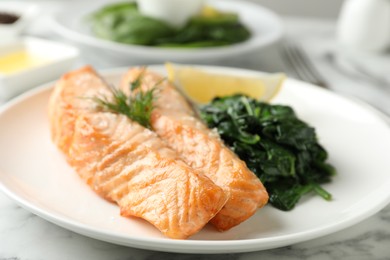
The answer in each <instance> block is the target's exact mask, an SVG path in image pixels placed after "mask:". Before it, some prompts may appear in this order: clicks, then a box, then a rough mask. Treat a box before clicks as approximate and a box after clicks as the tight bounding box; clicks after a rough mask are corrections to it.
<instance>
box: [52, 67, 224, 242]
mask: <svg viewBox="0 0 390 260" xmlns="http://www.w3.org/2000/svg"><path fill="white" fill-rule="evenodd" d="M110 94H111V92H110V91H108V87H107V85H106V83H105V82H104V80H102V79H101V78H100V77H99V76H98V75H97V73H96V72H95V71H94V70H93V69H92V68H91V67H85V68H82V69H79V70H76V71H73V72H70V73H68V74H66V75H64V76H63V77H62V78H61V79H60V80H59V81H58V82H57V83H56V85H55V89H54V91H53V93H52V95H51V98H50V102H49V119H50V125H51V134H52V139H53V142H54V143H55V144H56V145H57V146H58V147H59V148H60V150H61V151H62V152H63V153H64V154H65V156H66V159H67V161H68V162H69V164H70V165H71V166H72V167H73V168H74V169H75V170H76V171H77V173H78V174H79V175H80V176H81V178H82V179H84V180H85V181H86V183H87V184H88V185H89V186H90V187H91V188H92V189H93V190H94V191H96V192H97V193H98V194H99V195H100V196H102V197H103V198H105V199H107V200H110V201H113V202H116V203H117V204H118V205H119V207H120V212H121V215H123V216H126V217H130V216H135V217H140V218H143V219H145V220H147V221H149V222H150V223H152V224H153V225H154V226H155V227H157V228H158V229H159V230H160V231H161V232H162V233H163V234H164V235H166V236H168V237H170V238H177V239H182V238H187V237H189V236H191V235H192V234H194V233H196V232H198V231H199V230H200V229H201V228H202V227H203V226H204V225H205V224H206V223H207V222H208V221H209V220H210V219H211V218H213V217H214V216H215V215H216V214H217V212H218V211H219V210H220V209H221V208H222V207H223V205H224V204H225V202H226V199H227V198H226V196H225V194H224V192H223V190H222V189H221V188H220V187H218V186H217V185H215V184H214V183H213V182H212V181H211V180H210V179H209V178H207V177H205V176H204V175H202V174H199V173H198V172H197V171H195V170H193V169H192V168H191V167H189V166H188V165H187V164H186V163H185V162H183V161H182V160H181V159H180V158H179V157H178V155H177V153H176V152H175V151H174V150H172V149H171V148H169V147H168V146H167V144H166V143H165V142H164V141H162V140H161V139H160V138H159V137H158V136H157V135H156V134H155V133H154V132H152V131H150V130H148V129H146V128H144V127H142V126H141V125H139V124H138V123H136V122H132V121H131V120H129V119H128V118H127V117H126V116H124V115H119V114H114V113H108V112H102V111H99V110H97V108H96V105H95V104H94V102H93V101H92V100H91V99H89V98H88V97H93V96H99V95H110ZM86 97H87V98H86Z"/></svg>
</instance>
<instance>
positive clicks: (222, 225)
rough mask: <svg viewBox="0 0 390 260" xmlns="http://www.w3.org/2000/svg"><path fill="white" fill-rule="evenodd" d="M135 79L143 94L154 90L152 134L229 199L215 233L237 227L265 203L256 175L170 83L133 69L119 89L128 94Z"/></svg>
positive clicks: (146, 72) (216, 224) (218, 218)
mask: <svg viewBox="0 0 390 260" xmlns="http://www.w3.org/2000/svg"><path fill="white" fill-rule="evenodd" d="M141 73H142V74H141ZM140 75H141V76H140ZM141 77H142V78H141ZM137 78H141V83H142V85H141V88H142V90H143V91H146V90H148V89H151V88H153V87H156V89H157V91H156V92H155V93H157V99H156V100H155V104H154V105H155V109H154V110H153V112H152V120H151V125H152V128H153V130H154V131H155V132H156V133H157V134H158V135H159V136H160V137H161V138H163V139H164V140H166V141H167V143H168V144H169V146H170V147H172V148H173V149H174V150H176V151H177V152H178V153H179V154H180V155H181V157H182V158H183V160H184V161H185V162H186V163H188V164H189V165H190V166H191V167H193V168H194V169H196V170H198V171H201V172H202V173H203V174H205V175H206V176H208V177H209V178H210V179H211V180H213V181H214V183H216V184H217V185H219V186H220V187H222V188H223V189H224V191H225V193H226V195H227V196H228V197H229V199H228V201H227V203H226V204H225V206H224V207H223V208H222V210H221V211H220V212H218V214H217V215H216V216H215V217H214V218H213V219H212V220H211V223H212V224H213V225H214V226H215V227H216V228H217V229H219V230H220V231H224V230H228V229H230V228H232V227H234V226H236V225H238V224H240V223H241V222H243V221H245V220H246V219H248V218H249V217H250V216H252V215H253V214H254V213H255V212H256V210H257V209H258V208H260V207H263V206H264V205H265V204H266V203H267V202H268V194H267V191H266V190H265V188H264V186H263V184H262V183H261V182H260V180H259V179H258V178H257V177H256V175H255V174H254V173H253V172H251V171H250V170H249V169H248V168H247V166H246V164H245V162H243V161H242V160H240V159H239V158H238V157H237V156H236V155H235V154H234V153H233V152H232V151H231V150H230V149H229V148H227V147H226V146H225V145H224V144H223V142H222V141H221V139H220V138H219V135H218V134H217V133H214V132H213V131H211V130H209V129H208V127H207V126H206V125H205V124H204V123H203V122H201V120H199V119H198V118H197V117H196V115H195V113H194V111H193V109H192V108H191V107H190V105H189V104H188V102H187V101H186V99H185V98H184V97H183V96H182V95H181V94H180V93H179V92H178V91H177V89H176V88H175V87H174V86H173V85H172V84H171V83H169V82H168V81H167V80H165V81H162V77H161V76H160V75H158V74H155V73H153V72H150V71H144V68H133V69H131V70H129V71H128V73H127V74H126V75H125V76H124V77H123V79H122V82H121V88H122V89H123V90H127V91H129V90H128V89H129V83H131V82H133V81H134V80H136V79H137Z"/></svg>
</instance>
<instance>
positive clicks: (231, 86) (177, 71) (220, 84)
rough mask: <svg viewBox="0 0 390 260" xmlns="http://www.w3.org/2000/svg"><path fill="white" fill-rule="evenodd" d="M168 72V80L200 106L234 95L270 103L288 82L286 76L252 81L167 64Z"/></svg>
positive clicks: (250, 78) (250, 79) (254, 77)
mask: <svg viewBox="0 0 390 260" xmlns="http://www.w3.org/2000/svg"><path fill="white" fill-rule="evenodd" d="M165 68H166V70H167V74H168V79H169V80H170V81H171V82H173V83H174V84H175V85H176V86H177V87H178V88H179V90H180V91H181V92H183V94H185V95H186V96H187V97H188V98H190V99H191V100H192V101H194V102H196V103H198V104H206V103H208V102H210V101H211V100H212V99H213V98H215V97H223V96H229V95H234V94H244V95H247V96H249V97H252V98H255V99H258V100H261V101H270V100H271V99H272V98H273V97H274V96H276V95H277V93H278V92H279V91H280V89H281V87H282V84H283V81H284V79H285V78H286V76H285V75H284V74H283V73H277V74H264V75H257V76H253V77H243V76H232V75H226V74H218V73H211V72H206V71H204V70H202V69H197V68H194V67H191V66H184V65H177V64H172V63H166V64H165Z"/></svg>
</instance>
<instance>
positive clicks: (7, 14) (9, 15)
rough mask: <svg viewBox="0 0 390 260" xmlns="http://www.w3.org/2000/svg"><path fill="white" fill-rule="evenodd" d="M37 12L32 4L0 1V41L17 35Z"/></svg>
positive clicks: (36, 8)
mask: <svg viewBox="0 0 390 260" xmlns="http://www.w3.org/2000/svg"><path fill="white" fill-rule="evenodd" d="M37 14H38V7H37V6H36V5H34V4H30V3H24V2H19V1H0V42H1V41H4V40H6V39H10V38H14V37H17V36H19V35H20V34H21V32H22V31H23V30H24V29H25V28H26V27H27V26H28V25H29V23H30V22H31V21H32V20H33V18H34V17H36V15H37Z"/></svg>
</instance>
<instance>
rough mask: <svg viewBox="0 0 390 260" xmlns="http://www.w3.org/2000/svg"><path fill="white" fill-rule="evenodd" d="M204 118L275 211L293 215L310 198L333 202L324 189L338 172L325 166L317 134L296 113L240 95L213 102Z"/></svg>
mask: <svg viewBox="0 0 390 260" xmlns="http://www.w3.org/2000/svg"><path fill="white" fill-rule="evenodd" d="M201 115H202V118H203V120H204V121H205V122H206V123H207V124H208V126H209V127H210V128H216V129H217V130H218V132H219V134H220V135H221V137H222V139H223V140H224V142H225V143H226V144H227V145H228V146H229V147H230V148H231V149H232V150H233V151H234V152H235V153H236V154H237V155H238V156H239V157H240V158H241V159H242V160H244V161H245V162H246V164H247V166H248V167H249V168H250V169H251V170H252V171H253V172H254V173H255V174H256V175H257V176H258V177H259V178H260V180H261V181H262V182H263V184H264V186H265V187H266V188H267V191H268V193H269V195H270V203H271V204H272V205H273V206H274V207H276V208H278V209H281V210H286V211H287V210H291V209H292V208H294V206H295V205H296V203H297V202H298V201H299V199H300V198H301V197H302V196H303V195H305V194H307V193H309V192H315V193H316V194H318V195H320V196H321V197H323V198H324V199H326V200H330V199H331V195H330V194H329V193H328V192H327V191H325V190H324V189H323V188H321V187H320V184H323V183H327V182H329V181H330V180H331V177H332V176H333V175H334V174H335V169H334V168H333V167H332V166H331V165H330V164H328V163H326V160H327V157H328V154H327V152H326V151H325V149H324V148H323V147H322V146H321V145H320V144H319V143H318V141H317V136H316V133H315V130H314V128H313V127H311V126H309V125H308V124H306V123H305V122H303V121H301V120H300V119H298V118H297V116H296V114H295V113H294V111H293V110H292V108H290V107H288V106H282V105H270V104H267V103H263V102H259V101H257V100H254V99H251V98H248V97H246V96H242V95H235V96H231V97H224V98H216V99H214V100H213V101H212V102H211V103H210V104H208V105H206V106H204V107H202V108H201Z"/></svg>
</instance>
